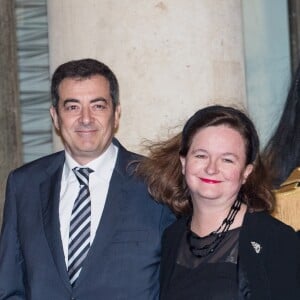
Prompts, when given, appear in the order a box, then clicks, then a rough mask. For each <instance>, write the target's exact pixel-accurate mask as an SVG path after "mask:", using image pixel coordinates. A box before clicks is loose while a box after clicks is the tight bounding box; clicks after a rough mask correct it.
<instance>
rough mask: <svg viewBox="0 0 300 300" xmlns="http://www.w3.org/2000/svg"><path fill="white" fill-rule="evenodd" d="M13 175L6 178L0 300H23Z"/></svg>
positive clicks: (1, 242) (22, 279)
mask: <svg viewBox="0 0 300 300" xmlns="http://www.w3.org/2000/svg"><path fill="white" fill-rule="evenodd" d="M14 188H15V182H14V179H13V173H11V174H10V175H9V177H8V181H7V186H6V197H5V205H4V215H3V224H2V230H1V236H0V300H8V299H9V300H22V299H26V298H25V287H24V263H23V257H22V253H21V249H20V242H19V239H18V233H17V208H16V194H15V191H14Z"/></svg>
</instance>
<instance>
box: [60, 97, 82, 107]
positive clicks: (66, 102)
mask: <svg viewBox="0 0 300 300" xmlns="http://www.w3.org/2000/svg"><path fill="white" fill-rule="evenodd" d="M68 103H79V100H78V99H73V98H70V99H65V100H64V102H63V105H64V106H66V105H67V104H68Z"/></svg>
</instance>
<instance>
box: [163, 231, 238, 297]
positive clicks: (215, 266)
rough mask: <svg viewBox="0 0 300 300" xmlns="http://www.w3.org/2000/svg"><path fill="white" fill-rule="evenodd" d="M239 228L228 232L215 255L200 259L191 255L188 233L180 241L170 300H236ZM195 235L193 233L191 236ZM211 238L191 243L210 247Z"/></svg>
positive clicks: (193, 240) (171, 283) (210, 236)
mask: <svg viewBox="0 0 300 300" xmlns="http://www.w3.org/2000/svg"><path fill="white" fill-rule="evenodd" d="M239 232H240V228H236V229H233V230H229V231H228V232H227V234H226V235H225V237H224V239H223V240H222V241H221V243H220V244H219V245H218V247H217V248H216V249H215V251H214V252H213V253H210V254H208V255H207V256H205V257H201V258H200V257H197V256H195V255H193V254H192V252H191V251H190V244H189V243H188V235H189V229H187V231H186V232H185V233H184V235H183V236H182V238H181V242H180V246H179V251H178V256H177V260H176V264H175V268H174V273H173V276H172V278H171V282H170V289H169V293H168V297H167V298H165V299H170V300H171V299H172V300H182V299H189V300H200V299H207V300H237V299H240V298H239V297H238V283H237V258H238V239H239ZM192 234H193V235H194V233H192ZM212 239H214V237H213V236H212V235H209V236H206V237H203V238H200V237H198V238H197V239H192V243H193V246H196V247H202V246H204V245H207V244H209V243H210V242H211V241H212Z"/></svg>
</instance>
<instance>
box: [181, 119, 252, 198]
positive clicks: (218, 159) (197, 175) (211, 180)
mask: <svg viewBox="0 0 300 300" xmlns="http://www.w3.org/2000/svg"><path fill="white" fill-rule="evenodd" d="M180 159H181V164H182V173H183V175H184V176H185V179H186V183H187V185H188V187H189V189H190V193H191V197H192V201H193V203H194V202H195V201H196V202H197V201H211V200H219V201H221V202H224V201H230V202H233V201H234V200H235V199H236V196H237V194H238V192H239V190H240V188H241V185H242V184H243V183H244V182H245V181H246V178H247V177H248V175H249V174H250V173H251V171H252V168H253V166H252V165H247V166H246V165H245V164H246V146H245V141H244V139H243V137H242V136H241V134H240V133H239V132H238V131H236V130H235V129H233V128H230V127H228V126H225V125H218V126H210V127H206V128H203V129H200V130H199V131H198V132H197V133H196V134H195V135H194V137H193V139H192V143H191V146H190V149H189V151H188V153H187V155H186V157H181V158H180Z"/></svg>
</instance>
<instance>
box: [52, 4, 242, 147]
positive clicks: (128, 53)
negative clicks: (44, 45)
mask: <svg viewBox="0 0 300 300" xmlns="http://www.w3.org/2000/svg"><path fill="white" fill-rule="evenodd" d="M48 18H49V44H50V66H51V72H53V70H54V68H56V67H57V66H58V65H59V64H61V63H63V62H65V61H67V60H70V59H78V58H83V57H93V58H97V59H99V60H101V61H103V62H104V63H106V64H108V65H109V66H110V67H111V68H112V69H113V70H114V72H115V73H116V75H117V77H118V79H119V82H120V87H121V105H122V118H121V125H120V130H119V132H118V134H117V136H118V137H119V138H120V140H121V141H122V143H123V144H124V145H125V146H127V147H129V148H130V149H132V150H136V151H140V147H139V145H140V143H141V141H142V140H143V139H144V138H147V139H157V138H159V137H161V136H164V135H167V134H168V130H169V128H174V127H175V126H177V125H179V126H181V125H182V123H183V122H184V121H185V120H186V119H187V117H188V116H190V115H191V114H192V113H194V112H195V111H196V110H197V109H199V108H201V107H203V106H205V105H207V104H212V103H220V104H233V105H237V106H244V105H245V103H246V99H245V98H246V96H245V95H246V92H245V76H244V53H243V36H242V12H241V1H240V0H226V1H222V0H189V1H185V0H163V1H159V0H122V1H119V0H86V1H81V0H64V1H61V0H48ZM178 130H179V129H178ZM175 131H176V129H175ZM59 147H60V145H59V143H58V142H56V148H59Z"/></svg>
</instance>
